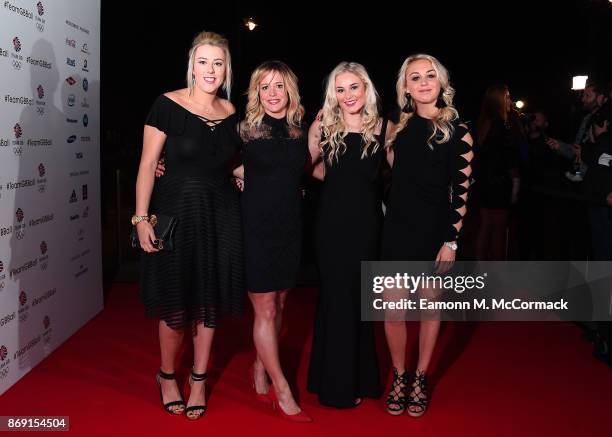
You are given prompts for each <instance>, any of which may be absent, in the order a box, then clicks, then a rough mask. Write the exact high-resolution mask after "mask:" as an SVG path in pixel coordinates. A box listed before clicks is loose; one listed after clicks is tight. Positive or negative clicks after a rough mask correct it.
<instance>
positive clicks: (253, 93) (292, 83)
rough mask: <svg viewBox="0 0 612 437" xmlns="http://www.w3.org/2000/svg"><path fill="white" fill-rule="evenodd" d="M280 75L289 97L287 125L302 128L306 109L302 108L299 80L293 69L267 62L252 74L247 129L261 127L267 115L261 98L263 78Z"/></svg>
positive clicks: (285, 65) (278, 63) (281, 63)
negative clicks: (260, 91)
mask: <svg viewBox="0 0 612 437" xmlns="http://www.w3.org/2000/svg"><path fill="white" fill-rule="evenodd" d="M271 72H275V73H278V74H279V75H280V76H281V77H282V78H283V81H284V83H285V90H286V92H287V96H288V100H289V101H288V107H287V123H288V124H289V126H293V127H300V126H301V125H302V118H303V117H304V107H303V106H302V104H301V103H300V102H301V98H300V91H299V88H298V78H297V76H296V75H295V73H293V71H291V69H290V68H289V67H288V66H287V64H285V63H284V62H281V61H266V62H264V63H262V64H260V65H259V66H258V67H257V68H255V70H254V71H253V73H252V74H251V80H250V82H249V89H248V90H247V92H246V95H247V96H248V102H247V106H246V118H245V124H246V127H247V128H251V127H253V126H255V127H259V126H260V125H261V121H262V119H263V117H264V114H265V109H264V107H263V105H262V103H261V99H260V98H259V84H260V83H261V81H262V80H263V78H264V77H265V76H266V75H267V74H269V73H271Z"/></svg>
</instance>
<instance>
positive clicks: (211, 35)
mask: <svg viewBox="0 0 612 437" xmlns="http://www.w3.org/2000/svg"><path fill="white" fill-rule="evenodd" d="M203 45H209V46H213V47H219V48H221V49H223V51H224V52H225V77H224V79H223V90H224V91H225V94H226V95H227V98H228V99H229V98H230V93H231V91H232V57H231V55H230V51H229V43H228V41H227V39H225V38H224V37H223V36H221V35H219V34H218V33H215V32H200V33H198V34H197V35H196V36H195V38H194V39H193V41H192V43H191V48H190V49H189V62H188V63H187V89H188V90H189V95H192V94H193V86H194V77H193V64H194V63H195V59H194V58H195V52H196V50H197V49H198V47H200V46H203Z"/></svg>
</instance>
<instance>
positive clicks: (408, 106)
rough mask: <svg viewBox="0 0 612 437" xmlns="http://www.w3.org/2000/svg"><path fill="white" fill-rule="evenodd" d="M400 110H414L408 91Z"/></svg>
mask: <svg viewBox="0 0 612 437" xmlns="http://www.w3.org/2000/svg"><path fill="white" fill-rule="evenodd" d="M402 112H407V113H408V112H414V108H413V107H412V97H410V93H406V105H404V107H403V108H402Z"/></svg>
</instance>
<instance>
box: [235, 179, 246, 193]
mask: <svg viewBox="0 0 612 437" xmlns="http://www.w3.org/2000/svg"><path fill="white" fill-rule="evenodd" d="M234 184H235V185H236V187H237V188H238V189H239V190H240V191H241V192H242V191H244V179H242V178H234Z"/></svg>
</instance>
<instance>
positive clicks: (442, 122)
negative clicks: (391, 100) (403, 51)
mask: <svg viewBox="0 0 612 437" xmlns="http://www.w3.org/2000/svg"><path fill="white" fill-rule="evenodd" d="M419 60H427V61H429V62H431V65H432V67H433V69H434V70H435V72H436V76H437V77H438V80H439V81H440V86H441V88H440V90H441V91H442V99H443V100H444V102H445V103H446V107H445V108H441V109H440V111H439V112H438V115H437V117H436V118H434V119H432V120H431V122H432V125H433V132H432V134H431V136H430V137H429V138H428V139H427V144H428V145H429V147H433V146H432V144H431V142H432V140H435V141H436V143H438V144H443V143H446V142H447V141H449V140H450V138H451V136H452V135H453V131H454V127H453V121H455V120H457V119H458V118H459V113H458V112H457V110H456V109H455V107H454V106H453V97H454V96H455V89H454V88H453V87H452V86H451V84H450V78H449V74H448V70H447V69H446V67H444V65H442V64H441V63H440V61H438V60H437V59H436V58H435V57H433V56H431V55H426V54H422V53H421V54H417V55H412V56H409V57H407V58H406V60H405V61H404V63H403V64H402V67H401V68H400V70H399V73H398V74H397V84H396V86H395V89H396V91H397V104H398V105H399V107H400V109H402V108H404V107H405V106H406V104H407V103H408V98H410V99H411V100H412V97H407V96H406V70H407V69H408V66H409V65H410V64H412V63H413V62H415V61H419ZM411 106H412V112H408V113H406V112H404V111H402V112H401V115H400V119H399V122H398V123H397V125H396V128H395V129H394V130H393V132H390V133H389V137H388V138H387V141H386V147H389V146H390V145H391V144H392V143H393V141H395V138H396V137H397V134H398V133H399V132H400V131H401V130H402V129H404V128H405V127H406V124H407V123H408V120H410V119H411V118H412V117H413V116H414V111H415V110H416V108H415V105H414V101H412V105H411Z"/></svg>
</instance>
